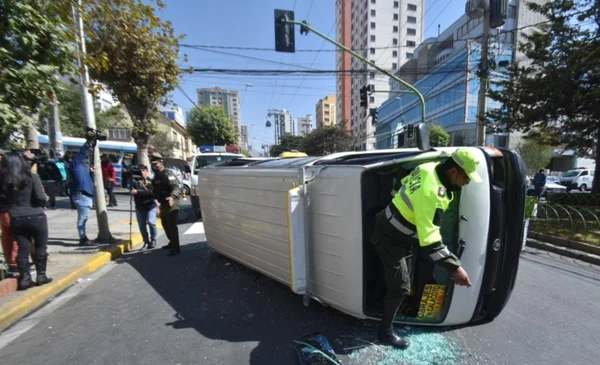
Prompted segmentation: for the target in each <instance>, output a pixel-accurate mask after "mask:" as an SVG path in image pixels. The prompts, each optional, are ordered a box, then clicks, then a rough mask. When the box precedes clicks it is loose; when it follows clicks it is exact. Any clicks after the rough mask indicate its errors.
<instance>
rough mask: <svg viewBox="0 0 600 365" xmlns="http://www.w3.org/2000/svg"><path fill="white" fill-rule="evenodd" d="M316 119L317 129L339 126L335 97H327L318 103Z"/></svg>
mask: <svg viewBox="0 0 600 365" xmlns="http://www.w3.org/2000/svg"><path fill="white" fill-rule="evenodd" d="M315 118H316V120H317V128H320V127H327V126H330V125H336V124H337V123H336V121H337V116H336V97H335V95H332V94H330V95H327V96H326V97H324V98H323V99H321V100H319V101H318V102H317V105H316V107H315Z"/></svg>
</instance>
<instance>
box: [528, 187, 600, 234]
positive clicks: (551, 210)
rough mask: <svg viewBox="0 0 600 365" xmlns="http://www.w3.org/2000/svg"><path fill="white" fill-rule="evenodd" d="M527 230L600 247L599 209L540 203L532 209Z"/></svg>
mask: <svg viewBox="0 0 600 365" xmlns="http://www.w3.org/2000/svg"><path fill="white" fill-rule="evenodd" d="M573 195H575V194H573ZM576 195H591V194H576ZM599 206H600V204H599ZM529 230H530V231H534V232H538V233H544V234H549V235H552V236H557V237H561V238H564V239H571V240H577V241H582V242H587V243H592V244H594V245H600V208H598V207H593V206H590V207H586V206H581V205H566V204H556V203H544V202H540V203H538V204H537V207H536V209H534V212H533V216H532V217H531V220H530V222H529Z"/></svg>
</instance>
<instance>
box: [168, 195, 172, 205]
mask: <svg viewBox="0 0 600 365" xmlns="http://www.w3.org/2000/svg"><path fill="white" fill-rule="evenodd" d="M167 202H168V203H169V206H170V207H172V206H173V197H172V196H170V197H168V198H167Z"/></svg>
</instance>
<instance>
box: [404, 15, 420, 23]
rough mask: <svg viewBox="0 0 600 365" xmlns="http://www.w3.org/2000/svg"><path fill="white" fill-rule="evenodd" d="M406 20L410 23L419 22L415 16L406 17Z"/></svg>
mask: <svg viewBox="0 0 600 365" xmlns="http://www.w3.org/2000/svg"><path fill="white" fill-rule="evenodd" d="M406 22H407V23H409V24H416V23H417V18H416V17H414V16H409V17H407V18H406Z"/></svg>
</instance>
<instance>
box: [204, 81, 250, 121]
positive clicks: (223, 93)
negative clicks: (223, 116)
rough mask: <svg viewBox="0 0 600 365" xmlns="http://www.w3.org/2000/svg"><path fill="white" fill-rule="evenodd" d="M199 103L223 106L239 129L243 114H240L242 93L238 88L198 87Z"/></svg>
mask: <svg viewBox="0 0 600 365" xmlns="http://www.w3.org/2000/svg"><path fill="white" fill-rule="evenodd" d="M196 92H197V93H198V105H200V106H211V105H212V106H217V105H219V106H222V107H223V109H225V111H226V112H227V114H228V115H229V118H231V120H233V122H234V123H235V128H236V129H237V130H238V131H239V130H240V124H241V119H242V116H241V114H240V106H241V105H240V93H239V92H237V90H224V89H221V88H220V87H218V86H213V87H212V88H209V89H197V90H196Z"/></svg>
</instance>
